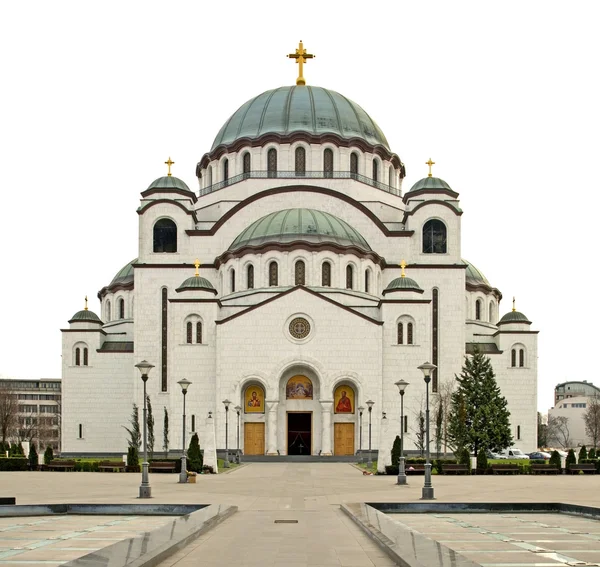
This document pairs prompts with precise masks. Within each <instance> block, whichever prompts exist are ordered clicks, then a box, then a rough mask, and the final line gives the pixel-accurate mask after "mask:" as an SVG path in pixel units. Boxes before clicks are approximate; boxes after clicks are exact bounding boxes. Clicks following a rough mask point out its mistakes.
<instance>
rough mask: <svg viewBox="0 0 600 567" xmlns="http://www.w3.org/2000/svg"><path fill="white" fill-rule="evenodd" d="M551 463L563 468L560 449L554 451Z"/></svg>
mask: <svg viewBox="0 0 600 567" xmlns="http://www.w3.org/2000/svg"><path fill="white" fill-rule="evenodd" d="M550 464H551V465H554V466H555V467H556V468H557V469H561V468H562V467H561V462H560V455H559V454H558V451H552V454H551V455H550Z"/></svg>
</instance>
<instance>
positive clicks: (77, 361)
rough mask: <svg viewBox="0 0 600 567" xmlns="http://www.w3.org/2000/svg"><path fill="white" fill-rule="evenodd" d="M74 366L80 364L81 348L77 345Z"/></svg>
mask: <svg viewBox="0 0 600 567" xmlns="http://www.w3.org/2000/svg"><path fill="white" fill-rule="evenodd" d="M75 366H81V349H80V348H79V347H77V348H76V349H75Z"/></svg>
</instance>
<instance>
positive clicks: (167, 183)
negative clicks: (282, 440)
mask: <svg viewBox="0 0 600 567" xmlns="http://www.w3.org/2000/svg"><path fill="white" fill-rule="evenodd" d="M150 189H181V190H183V191H189V190H190V188H189V187H188V186H187V185H186V184H185V183H184V182H183V181H181V179H179V178H178V177H173V176H172V175H166V176H165V177H159V178H158V179H155V180H154V181H153V182H152V183H150V185H149V186H148V189H147V190H150Z"/></svg>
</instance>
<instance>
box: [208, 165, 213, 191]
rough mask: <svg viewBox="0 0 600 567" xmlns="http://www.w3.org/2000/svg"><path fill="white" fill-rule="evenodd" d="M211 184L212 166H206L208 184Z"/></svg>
mask: <svg viewBox="0 0 600 567" xmlns="http://www.w3.org/2000/svg"><path fill="white" fill-rule="evenodd" d="M212 184H213V182H212V167H211V166H210V165H209V166H208V186H209V187H210V186H211V185H212Z"/></svg>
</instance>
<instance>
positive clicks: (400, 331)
mask: <svg viewBox="0 0 600 567" xmlns="http://www.w3.org/2000/svg"><path fill="white" fill-rule="evenodd" d="M398 344H399V345H403V344H404V323H398Z"/></svg>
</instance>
